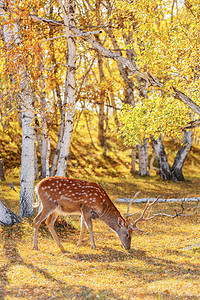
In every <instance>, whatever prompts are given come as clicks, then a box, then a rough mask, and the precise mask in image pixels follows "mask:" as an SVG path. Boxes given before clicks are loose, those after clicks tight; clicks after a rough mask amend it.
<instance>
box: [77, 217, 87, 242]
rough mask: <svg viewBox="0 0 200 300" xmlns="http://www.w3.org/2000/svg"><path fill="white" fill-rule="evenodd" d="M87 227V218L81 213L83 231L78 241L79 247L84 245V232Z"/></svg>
mask: <svg viewBox="0 0 200 300" xmlns="http://www.w3.org/2000/svg"><path fill="white" fill-rule="evenodd" d="M85 228H86V225H85V220H84V217H83V215H81V232H80V236H79V240H78V243H77V246H78V247H79V246H81V245H82V240H83V234H84V232H85Z"/></svg>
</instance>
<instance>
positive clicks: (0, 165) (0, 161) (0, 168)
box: [0, 158, 5, 181]
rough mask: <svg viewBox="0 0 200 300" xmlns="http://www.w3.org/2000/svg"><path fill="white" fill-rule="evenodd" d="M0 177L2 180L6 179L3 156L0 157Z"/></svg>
mask: <svg viewBox="0 0 200 300" xmlns="http://www.w3.org/2000/svg"><path fill="white" fill-rule="evenodd" d="M0 177H1V181H5V176H4V168H3V159H2V158H0Z"/></svg>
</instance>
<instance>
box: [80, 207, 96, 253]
mask: <svg viewBox="0 0 200 300" xmlns="http://www.w3.org/2000/svg"><path fill="white" fill-rule="evenodd" d="M83 217H84V220H85V223H86V225H87V227H88V230H89V234H90V241H91V247H92V249H96V246H95V242H94V235H93V229H92V218H91V215H90V214H89V213H84V212H83Z"/></svg>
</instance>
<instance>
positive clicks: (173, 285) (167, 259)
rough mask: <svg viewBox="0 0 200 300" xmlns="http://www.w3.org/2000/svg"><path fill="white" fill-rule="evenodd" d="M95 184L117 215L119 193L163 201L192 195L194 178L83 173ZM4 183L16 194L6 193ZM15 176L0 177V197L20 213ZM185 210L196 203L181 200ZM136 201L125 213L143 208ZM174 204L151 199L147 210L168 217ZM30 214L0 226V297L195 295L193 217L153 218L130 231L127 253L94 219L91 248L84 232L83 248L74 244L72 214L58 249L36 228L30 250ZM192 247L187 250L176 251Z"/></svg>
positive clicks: (199, 276)
mask: <svg viewBox="0 0 200 300" xmlns="http://www.w3.org/2000/svg"><path fill="white" fill-rule="evenodd" d="M88 179H90V180H92V181H96V182H98V183H100V184H101V185H102V187H103V188H104V189H105V190H106V192H107V193H108V195H109V196H110V197H111V199H112V200H113V202H114V203H115V204H116V206H117V207H118V209H119V210H120V212H121V213H122V214H124V215H125V213H126V209H127V204H126V203H118V202H117V199H118V198H121V197H124V198H125V197H130V198H131V197H133V195H134V194H135V192H137V191H139V190H141V194H140V197H156V196H158V195H160V196H162V197H166V198H175V197H178V198H180V197H197V196H199V186H200V179H199V178H198V177H195V178H193V179H192V180H191V181H186V182H183V183H174V182H165V181H162V180H160V178H159V176H152V177H147V178H143V179H141V178H140V177H138V176H135V177H134V178H133V177H132V176H126V177H125V178H113V177H102V178H97V177H94V178H92V177H91V178H88ZM10 181H12V183H13V184H14V186H15V188H16V191H13V190H11V188H10ZM19 191H20V182H19V178H17V177H16V178H15V177H7V178H6V182H0V199H1V200H2V201H3V202H4V203H5V204H6V205H7V206H8V207H9V208H10V209H11V210H13V211H14V212H15V213H17V214H18V213H19ZM185 205H187V206H185V209H186V212H187V213H188V214H190V213H191V212H192V211H193V208H194V206H195V205H196V203H188V204H185ZM144 206H145V204H144V203H137V204H136V203H135V204H133V205H132V207H131V212H135V211H138V210H141V211H142V210H143V208H144ZM176 210H177V211H178V210H180V203H158V204H156V205H155V207H154V208H153V210H152V212H151V213H154V212H156V211H159V212H160V211H162V212H165V213H171V214H174V212H175V211H176ZM32 220H33V218H30V219H24V221H23V222H22V223H20V224H18V225H15V226H13V227H1V226H0V299H5V300H10V299H12V300H13V299H33V300H34V299H35V300H38V299H77V300H78V299H88V300H89V299H105V300H106V299H141V300H144V299H168V300H172V299H179V300H183V299H189V300H191V299H193V300H195V299H200V289H199V286H200V249H199V248H198V247H195V244H196V245H198V243H199V241H200V230H199V215H194V216H190V217H177V218H175V219H172V218H167V217H162V218H161V217H159V218H155V219H153V220H151V221H148V222H142V223H141V224H140V225H139V226H138V227H140V228H141V229H142V230H144V233H143V234H141V233H138V232H134V234H133V238H132V247H131V250H129V251H125V250H124V249H123V248H122V246H121V243H120V241H119V238H118V237H117V236H116V235H115V234H114V233H113V232H112V231H111V230H110V228H108V227H107V226H106V225H105V224H104V223H102V222H99V221H94V236H95V240H96V245H97V249H96V250H91V248H90V240H89V234H88V232H87V233H86V234H85V239H84V242H83V246H81V247H79V248H77V246H76V243H77V240H78V236H79V232H80V218H79V217H78V216H72V217H70V219H69V226H67V223H66V221H65V220H64V219H61V218H60V219H59V220H58V221H57V222H56V230H57V232H58V234H59V237H60V239H61V241H62V243H63V245H64V247H65V249H66V253H65V254H62V253H60V250H59V249H58V247H57V245H56V244H55V242H54V241H53V240H52V238H51V235H50V233H49V232H48V230H47V227H46V224H45V223H43V225H42V226H41V228H40V231H39V250H38V251H35V250H33V249H32V248H33V224H32ZM190 245H194V246H193V247H191V249H189V250H183V249H185V248H187V247H188V246H190Z"/></svg>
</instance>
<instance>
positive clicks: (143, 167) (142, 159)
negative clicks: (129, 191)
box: [138, 139, 149, 176]
mask: <svg viewBox="0 0 200 300" xmlns="http://www.w3.org/2000/svg"><path fill="white" fill-rule="evenodd" d="M148 151H149V143H148V140H147V139H145V140H144V143H143V144H142V143H141V144H140V145H138V158H139V175H140V176H148V175H149V173H148Z"/></svg>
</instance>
